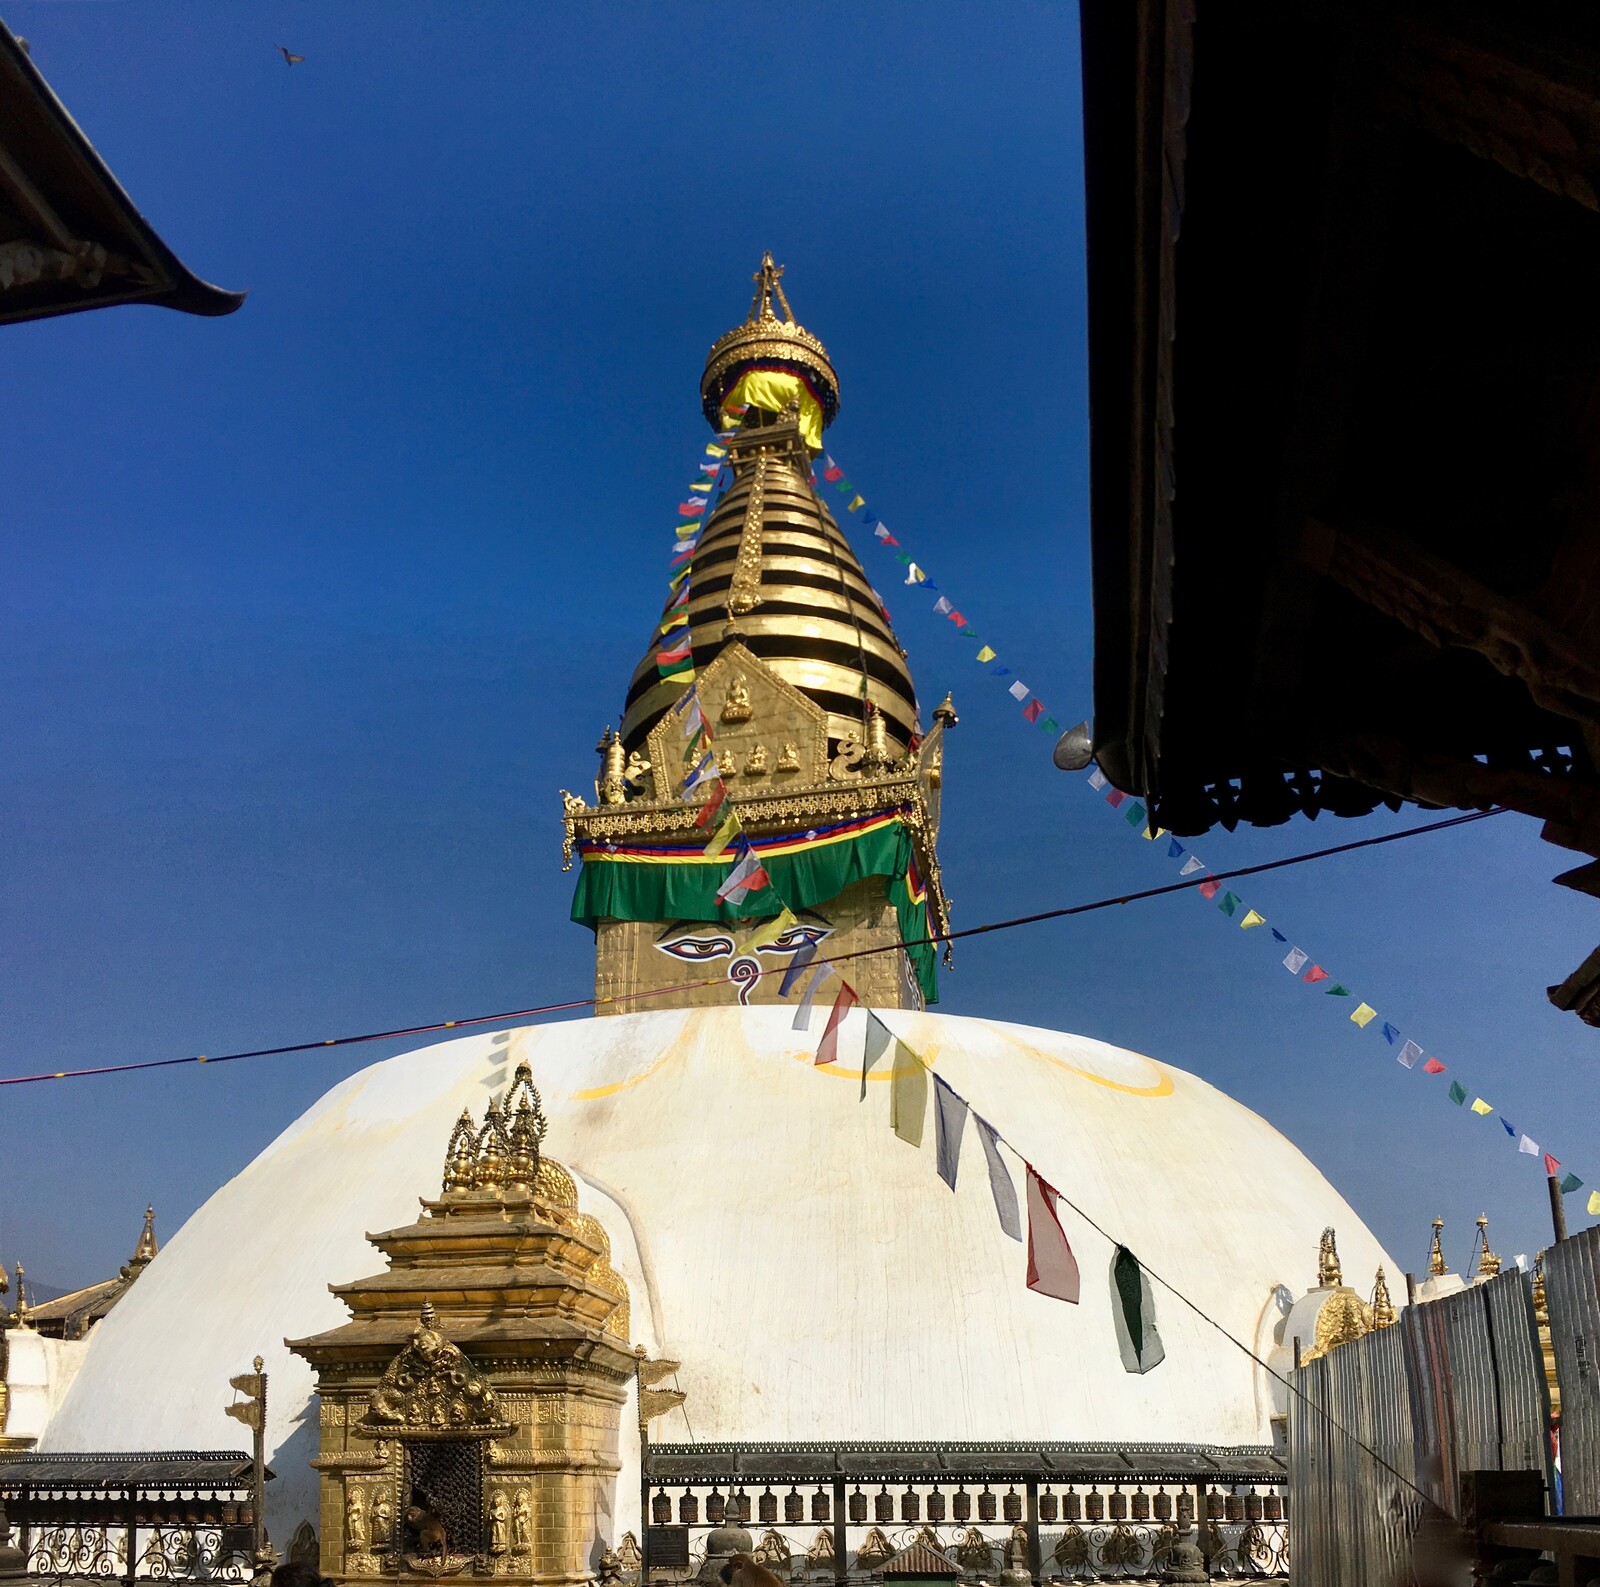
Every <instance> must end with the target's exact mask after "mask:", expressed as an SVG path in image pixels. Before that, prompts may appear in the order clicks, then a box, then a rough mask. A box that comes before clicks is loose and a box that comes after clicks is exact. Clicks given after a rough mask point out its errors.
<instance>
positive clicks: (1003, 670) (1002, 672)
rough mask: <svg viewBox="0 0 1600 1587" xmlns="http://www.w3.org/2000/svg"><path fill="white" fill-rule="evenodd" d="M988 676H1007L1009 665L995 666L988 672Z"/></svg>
mask: <svg viewBox="0 0 1600 1587" xmlns="http://www.w3.org/2000/svg"><path fill="white" fill-rule="evenodd" d="M989 676H990V677H991V678H1009V677H1010V676H1011V669H1010V667H995V668H994V669H993V670H992V671H991V672H990V674H989Z"/></svg>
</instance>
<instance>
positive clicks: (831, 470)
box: [822, 463, 844, 480]
mask: <svg viewBox="0 0 1600 1587" xmlns="http://www.w3.org/2000/svg"><path fill="white" fill-rule="evenodd" d="M822 477H823V478H824V479H826V480H835V479H843V478H844V470H843V469H842V468H840V467H839V465H838V464H837V463H832V464H830V465H829V466H828V467H827V468H825V469H823V471H822Z"/></svg>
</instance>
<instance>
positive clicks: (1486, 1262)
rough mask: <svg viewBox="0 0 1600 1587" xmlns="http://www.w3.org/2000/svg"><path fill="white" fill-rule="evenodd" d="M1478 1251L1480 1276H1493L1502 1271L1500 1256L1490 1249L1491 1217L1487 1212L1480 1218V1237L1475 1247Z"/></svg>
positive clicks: (1478, 1273) (1478, 1274)
mask: <svg viewBox="0 0 1600 1587" xmlns="http://www.w3.org/2000/svg"><path fill="white" fill-rule="evenodd" d="M1480 1246H1481V1247H1482V1249H1481V1250H1479V1251H1478V1271H1477V1275H1476V1276H1477V1277H1478V1278H1493V1277H1494V1276H1495V1274H1497V1273H1498V1272H1499V1271H1500V1266H1501V1263H1500V1258H1499V1257H1498V1256H1496V1255H1495V1254H1494V1252H1493V1251H1491V1250H1490V1249H1489V1218H1488V1214H1487V1213H1485V1214H1484V1215H1483V1216H1481V1217H1480V1218H1479V1219H1478V1237H1477V1240H1476V1241H1475V1242H1474V1249H1475V1250H1477V1249H1478V1247H1480Z"/></svg>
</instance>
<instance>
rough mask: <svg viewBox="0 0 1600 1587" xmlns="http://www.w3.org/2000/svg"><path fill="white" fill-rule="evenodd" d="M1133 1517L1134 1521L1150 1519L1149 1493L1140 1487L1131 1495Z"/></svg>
mask: <svg viewBox="0 0 1600 1587" xmlns="http://www.w3.org/2000/svg"><path fill="white" fill-rule="evenodd" d="M1133 1518H1134V1520H1135V1521H1148V1520H1149V1519H1150V1495H1149V1494H1148V1493H1146V1492H1145V1491H1144V1489H1143V1488H1140V1489H1139V1490H1138V1491H1137V1492H1136V1493H1135V1494H1134V1496H1133Z"/></svg>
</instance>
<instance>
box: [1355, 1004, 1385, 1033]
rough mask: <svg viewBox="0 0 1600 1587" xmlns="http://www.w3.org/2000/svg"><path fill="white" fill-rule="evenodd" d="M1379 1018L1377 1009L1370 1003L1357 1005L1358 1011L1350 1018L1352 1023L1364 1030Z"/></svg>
mask: <svg viewBox="0 0 1600 1587" xmlns="http://www.w3.org/2000/svg"><path fill="white" fill-rule="evenodd" d="M1377 1017H1378V1011H1377V1009H1375V1008H1373V1007H1372V1005H1371V1004H1370V1003H1357V1004H1356V1011H1355V1013H1353V1014H1352V1015H1351V1016H1350V1019H1351V1023H1352V1024H1356V1025H1359V1026H1360V1027H1361V1028H1362V1029H1363V1030H1365V1029H1366V1028H1367V1026H1368V1025H1370V1024H1371V1023H1372V1021H1373V1020H1375V1019H1376V1018H1377Z"/></svg>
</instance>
